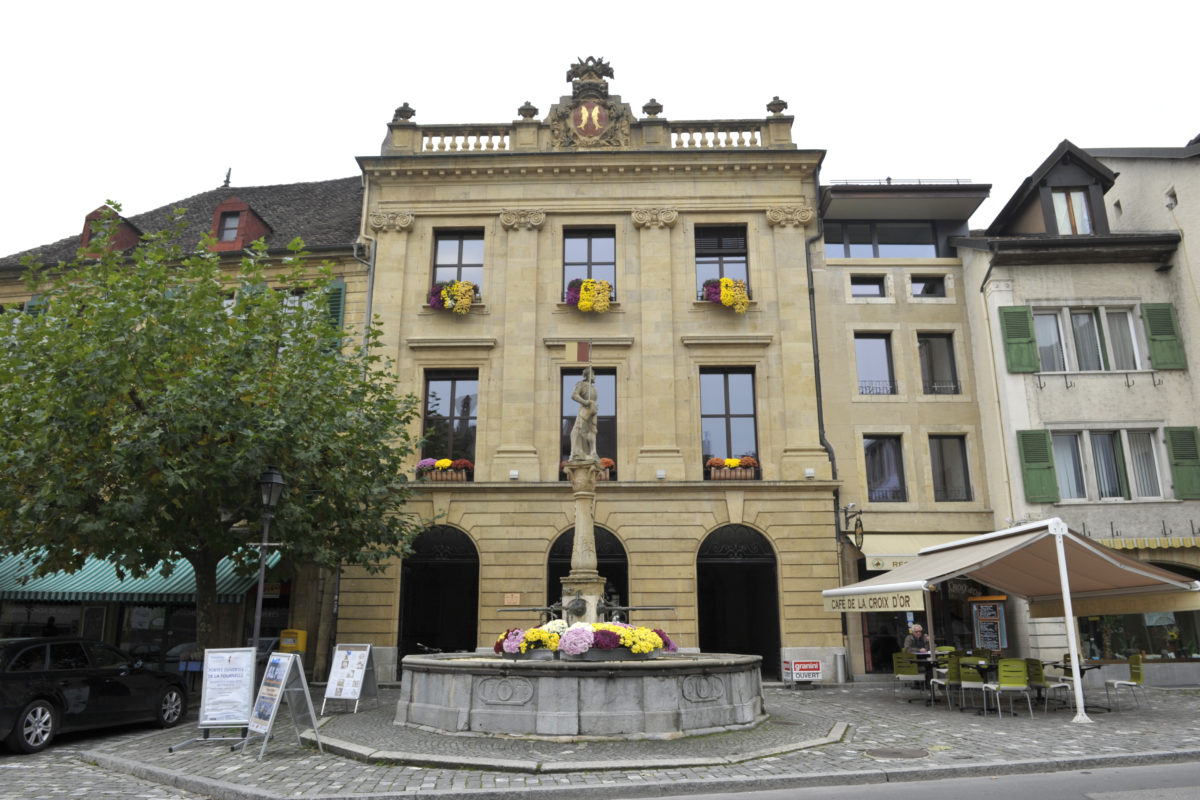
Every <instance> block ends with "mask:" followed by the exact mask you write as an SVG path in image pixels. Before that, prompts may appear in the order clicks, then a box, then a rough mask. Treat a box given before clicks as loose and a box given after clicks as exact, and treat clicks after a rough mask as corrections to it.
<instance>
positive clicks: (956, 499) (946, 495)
mask: <svg viewBox="0 0 1200 800" xmlns="http://www.w3.org/2000/svg"><path fill="white" fill-rule="evenodd" d="M933 499H934V500H936V501H937V502H939V503H965V502H967V501H969V500H970V499H971V490H970V489H969V488H967V487H964V486H959V487H954V488H949V487H945V486H935V487H933Z"/></svg>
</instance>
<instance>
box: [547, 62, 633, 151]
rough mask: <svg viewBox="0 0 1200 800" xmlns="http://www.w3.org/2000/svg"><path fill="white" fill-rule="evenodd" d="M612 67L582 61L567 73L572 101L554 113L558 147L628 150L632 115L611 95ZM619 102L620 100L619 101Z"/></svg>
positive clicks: (553, 129) (552, 122) (552, 138)
mask: <svg viewBox="0 0 1200 800" xmlns="http://www.w3.org/2000/svg"><path fill="white" fill-rule="evenodd" d="M612 76H613V71H612V67H611V66H609V65H608V64H607V63H606V62H605V61H604V59H603V58H593V57H592V56H588V57H587V58H581V59H579V62H578V63H577V64H575V65H573V66H572V67H571V68H570V69H569V70H567V80H568V81H570V82H571V100H572V102H571V103H570V104H567V105H563V106H556V107H555V110H554V111H553V112H552V113H551V114H550V117H549V119H548V122H549V123H550V141H551V142H552V143H553V145H554V146H555V147H562V148H567V147H628V146H629V124H630V114H629V112H628V111H627V110H626V108H625V106H624V105H623V104H621V103H616V102H613V101H612V100H611V99H610V98H609V96H608V81H606V80H604V79H605V78H611V77H612ZM617 99H618V100H619V99H620V98H617Z"/></svg>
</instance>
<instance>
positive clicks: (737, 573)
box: [696, 525, 779, 678]
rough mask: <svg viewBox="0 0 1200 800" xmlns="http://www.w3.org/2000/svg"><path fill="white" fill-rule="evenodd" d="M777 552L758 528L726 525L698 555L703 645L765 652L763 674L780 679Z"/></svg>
mask: <svg viewBox="0 0 1200 800" xmlns="http://www.w3.org/2000/svg"><path fill="white" fill-rule="evenodd" d="M777 572H778V571H777V569H776V565H775V552H774V551H773V550H772V549H771V544H770V542H768V541H767V538H766V537H765V536H763V535H762V534H761V533H759V532H758V531H755V530H752V529H751V528H747V527H746V526H745V525H726V526H724V527H722V528H718V529H716V530H715V531H713V532H712V533H710V534H709V535H708V536H707V537H706V538H705V539H704V542H703V543H702V544H701V545H700V552H699V553H698V554H697V556H696V605H697V612H698V615H699V619H698V622H699V627H700V649H701V650H702V651H704V652H706V653H743V654H749V655H757V656H762V659H763V663H762V672H763V676H764V677H774V678H778V677H779V588H778V583H779V581H778V574H777Z"/></svg>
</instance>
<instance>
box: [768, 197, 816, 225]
mask: <svg viewBox="0 0 1200 800" xmlns="http://www.w3.org/2000/svg"><path fill="white" fill-rule="evenodd" d="M800 201H801V202H802V203H804V205H802V206H774V207H772V208H768V209H767V222H769V223H770V224H771V226H772V227H775V226H778V225H782V226H783V227H785V228H789V227H792V228H802V227H804V226H805V225H807V224H808V223H810V222H812V221H813V217H814V216H815V215H816V213H817V212H816V211H815V210H814V209H813V207H812V206H810V205H809V204H808V198H807V197H801V198H800Z"/></svg>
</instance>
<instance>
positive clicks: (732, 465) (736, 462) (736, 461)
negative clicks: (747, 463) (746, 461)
mask: <svg viewBox="0 0 1200 800" xmlns="http://www.w3.org/2000/svg"><path fill="white" fill-rule="evenodd" d="M741 465H742V460H741V459H740V458H727V459H725V467H726V468H727V469H736V468H737V467H740V466H741Z"/></svg>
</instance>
